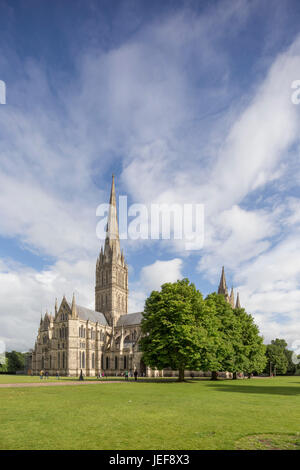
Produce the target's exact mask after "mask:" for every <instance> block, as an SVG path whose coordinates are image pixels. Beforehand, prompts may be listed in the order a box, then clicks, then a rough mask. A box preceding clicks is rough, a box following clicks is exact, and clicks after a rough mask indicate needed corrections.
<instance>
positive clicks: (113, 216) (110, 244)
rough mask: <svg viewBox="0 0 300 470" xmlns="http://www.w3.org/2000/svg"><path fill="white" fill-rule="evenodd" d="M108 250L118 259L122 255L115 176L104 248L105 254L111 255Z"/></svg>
mask: <svg viewBox="0 0 300 470" xmlns="http://www.w3.org/2000/svg"><path fill="white" fill-rule="evenodd" d="M108 248H110V250H111V251H112V253H113V254H115V255H116V257H118V256H120V255H121V250H120V239H119V227H118V216H117V201H116V190H115V177H114V175H112V183H111V191H110V198H109V211H108V219H107V226H106V238H105V248H104V253H105V254H106V255H108V254H109V253H108Z"/></svg>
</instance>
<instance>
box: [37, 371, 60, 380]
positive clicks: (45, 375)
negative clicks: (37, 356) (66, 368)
mask: <svg viewBox="0 0 300 470" xmlns="http://www.w3.org/2000/svg"><path fill="white" fill-rule="evenodd" d="M32 375H33V374H32ZM44 377H45V379H49V372H48V371H47V370H46V372H45V371H44V370H41V371H40V379H41V380H43V378H44ZM56 378H57V379H59V372H58V371H57V372H56Z"/></svg>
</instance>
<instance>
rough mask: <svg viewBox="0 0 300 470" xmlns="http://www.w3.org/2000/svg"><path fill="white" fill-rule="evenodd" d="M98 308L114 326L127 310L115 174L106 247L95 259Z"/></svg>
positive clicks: (126, 269)
mask: <svg viewBox="0 0 300 470" xmlns="http://www.w3.org/2000/svg"><path fill="white" fill-rule="evenodd" d="M95 310H96V311H97V312H102V313H104V315H105V318H106V320H107V322H108V323H109V325H111V326H113V325H116V323H117V321H118V318H119V317H120V316H121V315H124V314H126V313H127V312H128V267H127V264H126V263H125V258H124V255H123V251H122V252H121V249H120V239H119V228H118V218H117V203H116V193H115V179H114V176H113V177H112V185H111V192H110V200H109V212H108V220H107V227H106V238H105V244H104V250H103V248H102V247H101V251H100V254H99V257H98V259H97V263H96V287H95Z"/></svg>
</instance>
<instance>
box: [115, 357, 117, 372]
mask: <svg viewBox="0 0 300 470" xmlns="http://www.w3.org/2000/svg"><path fill="white" fill-rule="evenodd" d="M115 369H116V370H117V369H118V358H117V356H116V357H115Z"/></svg>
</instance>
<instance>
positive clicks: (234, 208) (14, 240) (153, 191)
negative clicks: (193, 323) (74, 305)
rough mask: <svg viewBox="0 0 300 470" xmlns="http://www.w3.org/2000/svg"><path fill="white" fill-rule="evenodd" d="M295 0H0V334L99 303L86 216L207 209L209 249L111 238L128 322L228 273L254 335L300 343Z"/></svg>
mask: <svg viewBox="0 0 300 470" xmlns="http://www.w3.org/2000/svg"><path fill="white" fill-rule="evenodd" d="M299 20H300V4H299V2H298V1H292V0H290V1H289V0H288V1H286V2H278V1H276V0H274V1H270V0H268V1H263V0H259V1H258V0H257V1H255V0H254V1H251V2H250V1H246V0H239V1H234V0H231V1H226V0H222V1H221V2H220V1H202V2H201V1H195V2H193V1H164V2H160V1H152V2H149V1H141V0H140V1H114V2H111V1H101V0H99V1H76V0H73V1H72V2H70V1H67V0H64V1H63V0H60V1H51V2H48V1H43V0H39V1H33V0H26V1H17V0H14V1H2V0H0V80H4V81H5V83H6V87H7V103H6V105H0V220H1V223H0V320H1V330H0V336H1V339H2V340H3V341H5V343H6V345H7V347H8V348H17V349H21V350H26V349H28V348H29V347H31V346H32V345H33V342H34V338H35V334H36V331H37V327H38V321H39V318H40V315H41V313H43V314H44V313H45V311H46V309H48V311H49V312H51V311H52V312H53V309H54V301H55V297H58V299H60V298H61V297H62V295H64V294H65V295H66V296H68V297H69V298H71V296H72V293H73V291H75V294H76V298H77V299H78V302H79V303H80V304H82V305H86V306H90V307H93V302H94V293H93V286H94V269H95V261H96V257H97V255H98V251H99V249H100V244H101V243H100V241H99V240H98V239H97V238H96V233H95V231H96V224H97V222H98V219H97V217H96V208H97V206H98V204H100V203H102V202H107V201H108V197H109V191H110V184H111V174H112V173H114V174H115V175H116V186H117V193H118V194H121V195H127V196H128V201H129V203H143V204H146V205H147V206H149V205H150V204H151V203H158V202H164V203H170V204H171V203H179V204H184V203H190V202H196V203H201V204H204V208H205V227H204V229H205V242H204V246H203V248H202V249H199V250H194V251H191V252H187V251H186V250H184V246H183V243H180V242H175V241H174V240H171V241H161V240H159V241H150V240H144V241H142V240H139V241H138V242H133V241H130V240H129V241H126V242H123V247H124V249H125V254H126V259H127V262H128V264H129V269H130V311H131V312H133V311H137V310H140V309H142V307H143V302H144V299H145V296H146V295H147V294H148V293H149V292H150V291H151V290H152V289H153V288H157V287H158V286H159V285H160V284H161V283H162V282H165V281H168V280H170V281H173V280H176V279H177V278H180V277H185V276H186V277H189V278H190V279H191V280H192V281H193V282H195V284H196V285H197V286H198V288H199V289H200V290H201V291H202V292H203V293H204V294H207V293H208V292H211V291H213V290H215V289H216V287H217V285H218V282H219V277H220V271H221V267H222V265H225V269H226V274H227V281H228V285H229V287H231V285H232V284H233V285H234V287H235V288H236V290H239V292H240V298H241V302H242V305H243V306H245V308H246V310H247V311H249V312H250V313H252V314H253V315H254V317H255V320H256V321H257V323H258V325H259V326H260V329H261V331H262V334H263V335H264V337H265V339H266V341H269V340H270V339H273V338H275V337H284V338H286V339H287V340H288V342H289V344H290V345H291V344H292V343H293V341H295V340H297V339H299V335H300V315H299V307H298V306H299V302H300V290H299V282H300V261H299V260H300V258H299V249H300V246H299V245H300V241H299V240H300V237H299V223H300V202H299V180H300V168H299V143H300V142H299V140H300V139H299V117H300V105H299V106H297V105H295V104H293V103H292V101H291V95H292V90H291V84H292V82H293V81H294V80H297V79H300V35H299V33H300V31H299V24H300V22H299Z"/></svg>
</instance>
